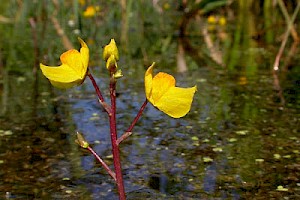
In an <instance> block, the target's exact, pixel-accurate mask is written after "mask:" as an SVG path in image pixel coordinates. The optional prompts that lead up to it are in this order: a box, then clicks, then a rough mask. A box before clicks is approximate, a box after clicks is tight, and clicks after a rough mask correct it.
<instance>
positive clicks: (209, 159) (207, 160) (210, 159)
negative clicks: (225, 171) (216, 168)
mask: <svg viewBox="0 0 300 200" xmlns="http://www.w3.org/2000/svg"><path fill="white" fill-rule="evenodd" d="M212 161H214V160H213V159H212V158H211V157H208V156H207V157H203V162H205V163H208V162H212Z"/></svg>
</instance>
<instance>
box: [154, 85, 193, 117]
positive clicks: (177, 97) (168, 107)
mask: <svg viewBox="0 0 300 200" xmlns="http://www.w3.org/2000/svg"><path fill="white" fill-rule="evenodd" d="M196 90H197V87H196V86H194V87H191V88H179V87H172V88H170V89H169V90H168V91H167V92H166V93H165V94H164V95H163V96H162V97H161V98H160V99H159V101H158V102H156V103H155V104H153V105H154V106H156V107H157V108H158V109H159V110H161V111H162V112H164V113H166V114H167V115H169V116H171V117H173V118H180V117H183V116H185V115H186V114H187V113H188V112H189V111H190V109H191V104H192V101H193V97H194V94H195V92H196Z"/></svg>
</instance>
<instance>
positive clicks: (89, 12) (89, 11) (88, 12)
mask: <svg viewBox="0 0 300 200" xmlns="http://www.w3.org/2000/svg"><path fill="white" fill-rule="evenodd" d="M99 10H100V7H99V6H88V7H87V8H86V9H85V11H84V12H83V16H84V17H94V16H95V15H96V13H97V12H98V11H99Z"/></svg>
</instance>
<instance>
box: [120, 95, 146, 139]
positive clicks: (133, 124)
mask: <svg viewBox="0 0 300 200" xmlns="http://www.w3.org/2000/svg"><path fill="white" fill-rule="evenodd" d="M147 103H148V100H147V99H146V100H145V101H144V103H143V105H142V106H141V108H140V110H139V112H138V113H137V115H136V116H135V118H134V120H133V121H132V123H131V125H130V126H129V128H128V129H127V130H126V132H125V133H124V134H123V135H122V136H121V137H120V138H119V139H118V141H117V142H118V144H120V143H121V142H123V141H124V140H125V139H126V138H128V137H129V136H130V135H131V134H132V132H131V131H132V129H133V128H134V126H135V124H136V123H137V121H138V120H139V119H140V117H141V116H142V113H143V111H144V109H145V108H146V105H147Z"/></svg>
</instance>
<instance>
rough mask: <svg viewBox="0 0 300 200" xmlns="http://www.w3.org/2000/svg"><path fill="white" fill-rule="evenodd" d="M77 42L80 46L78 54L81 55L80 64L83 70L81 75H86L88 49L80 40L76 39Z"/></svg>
mask: <svg viewBox="0 0 300 200" xmlns="http://www.w3.org/2000/svg"><path fill="white" fill-rule="evenodd" d="M78 40H79V42H80V44H81V48H80V54H81V60H82V64H83V68H82V71H81V73H82V74H84V73H86V70H87V68H88V65H89V58H90V56H89V55H90V54H89V48H88V46H87V45H86V43H85V42H84V41H83V40H82V39H81V38H78Z"/></svg>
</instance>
